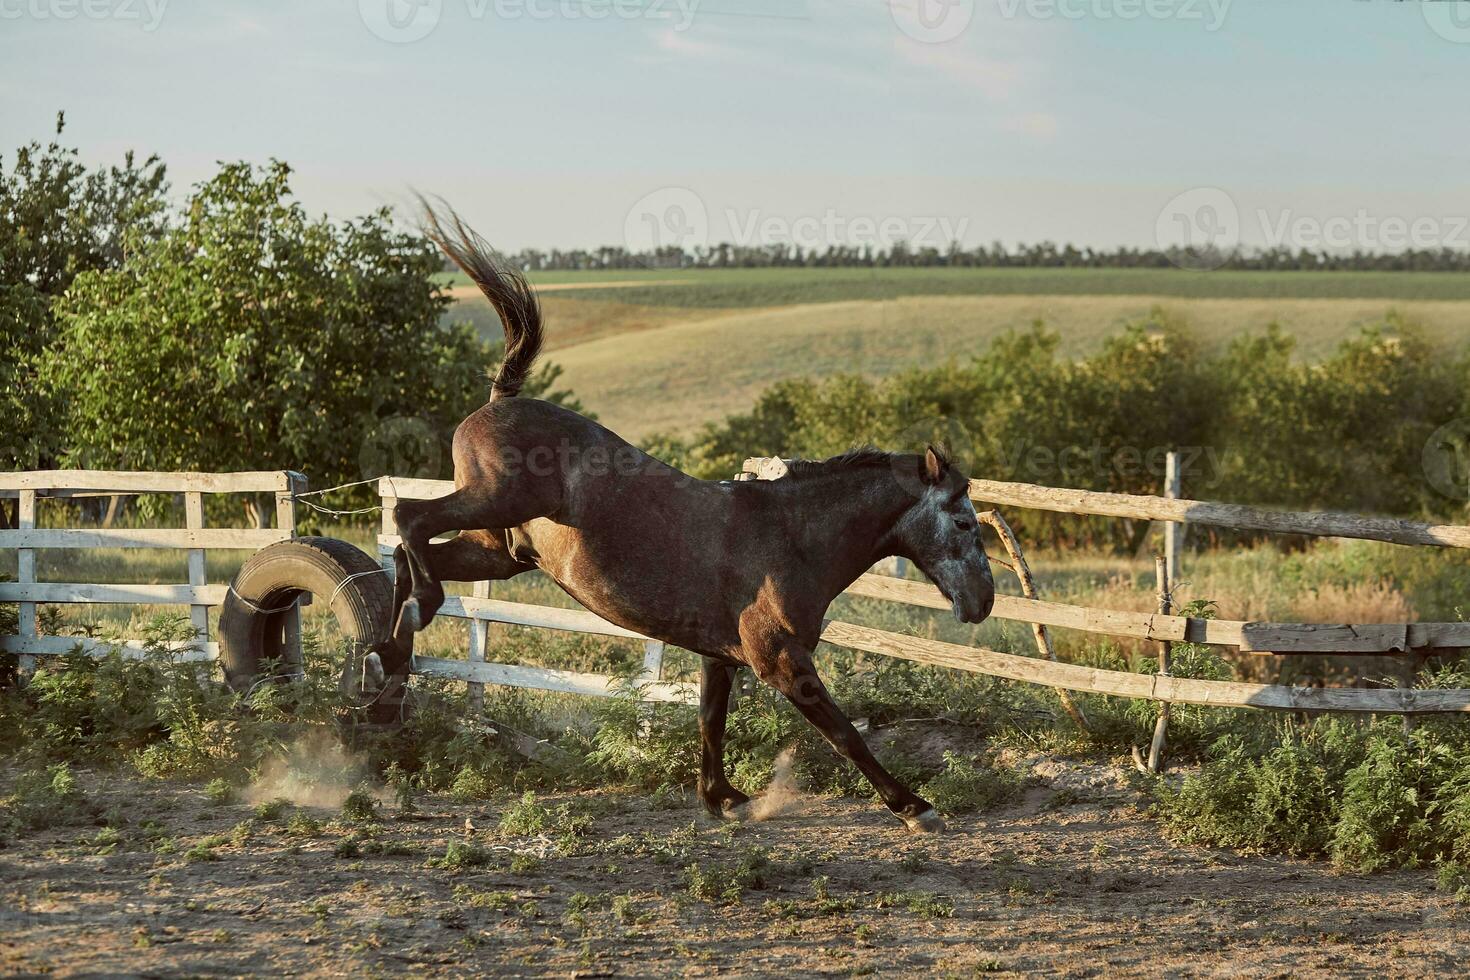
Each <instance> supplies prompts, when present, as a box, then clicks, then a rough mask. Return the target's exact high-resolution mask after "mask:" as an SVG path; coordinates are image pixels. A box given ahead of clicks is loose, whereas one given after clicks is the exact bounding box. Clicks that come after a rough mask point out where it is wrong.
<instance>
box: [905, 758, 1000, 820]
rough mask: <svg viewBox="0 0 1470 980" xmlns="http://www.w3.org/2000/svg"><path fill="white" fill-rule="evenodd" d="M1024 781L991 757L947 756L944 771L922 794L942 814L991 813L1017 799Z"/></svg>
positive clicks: (920, 788) (924, 786) (929, 783)
mask: <svg viewBox="0 0 1470 980" xmlns="http://www.w3.org/2000/svg"><path fill="white" fill-rule="evenodd" d="M1022 783H1023V780H1022V778H1021V776H1020V774H1019V773H1017V772H1016V771H1015V770H1012V769H1005V768H1002V767H1000V766H997V765H996V764H995V761H994V760H993V759H991V758H989V757H982V758H980V759H970V758H966V757H965V756H962V755H958V754H956V753H954V752H946V753H944V771H943V772H941V773H940V774H939V775H937V776H935V777H934V778H933V779H931V780H929V781H928V782H927V783H925V784H924V785H922V786H920V787H919V794H920V795H921V796H923V797H924V798H926V799H927V800H928V801H929V802H930V803H932V804H934V807H935V809H937V810H939V812H940V813H950V814H954V813H973V812H974V811H976V810H988V809H990V808H991V807H993V806H997V805H999V804H1001V803H1004V802H1006V801H1008V800H1011V799H1013V798H1015V796H1017V795H1018V794H1019V793H1020V791H1021V786H1022Z"/></svg>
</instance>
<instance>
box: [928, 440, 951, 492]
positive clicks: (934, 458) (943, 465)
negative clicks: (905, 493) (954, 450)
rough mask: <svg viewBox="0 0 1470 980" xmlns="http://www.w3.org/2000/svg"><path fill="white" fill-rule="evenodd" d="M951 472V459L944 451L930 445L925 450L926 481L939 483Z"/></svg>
mask: <svg viewBox="0 0 1470 980" xmlns="http://www.w3.org/2000/svg"><path fill="white" fill-rule="evenodd" d="M948 472H949V460H948V458H946V457H945V455H944V453H942V452H940V451H939V450H938V449H935V448H934V447H933V446H930V447H929V448H928V449H926V450H924V482H925V483H930V484H937V483H938V482H939V481H940V480H943V479H944V475H945V474H946V473H948Z"/></svg>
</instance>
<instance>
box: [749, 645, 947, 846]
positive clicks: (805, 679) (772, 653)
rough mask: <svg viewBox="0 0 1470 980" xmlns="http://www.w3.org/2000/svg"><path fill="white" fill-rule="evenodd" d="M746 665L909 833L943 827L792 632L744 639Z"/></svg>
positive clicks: (931, 808) (941, 821) (936, 815)
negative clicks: (874, 748) (871, 746)
mask: <svg viewBox="0 0 1470 980" xmlns="http://www.w3.org/2000/svg"><path fill="white" fill-rule="evenodd" d="M745 654H746V656H747V658H748V659H749V663H750V666H751V668H752V669H753V670H754V671H755V673H756V676H757V677H759V678H760V679H761V680H762V681H764V682H766V683H767V684H769V685H771V686H772V687H774V688H775V689H776V690H778V691H780V692H781V693H782V694H784V695H786V698H787V699H788V700H789V701H790V702H791V703H792V704H794V705H796V710H798V711H800V712H801V713H802V715H803V717H805V718H806V720H807V721H809V722H811V723H812V725H813V726H815V727H816V729H817V731H819V732H821V733H822V735H823V737H825V738H826V739H827V741H828V742H830V743H831V744H832V747H833V748H834V749H836V750H837V751H838V752H840V753H841V754H842V755H844V756H846V757H847V758H848V759H849V760H850V761H851V762H852V763H853V764H854V765H855V766H857V767H858V769H859V770H860V771H861V772H862V774H863V775H864V776H866V777H867V779H868V782H870V783H872V784H873V788H874V789H876V790H877V791H878V795H879V796H880V797H882V798H883V802H884V804H885V805H886V806H887V807H888V809H889V810H891V811H892V812H893V815H894V816H896V817H898V818H899V819H900V820H902V821H903V822H904V824H905V825H906V826H907V827H908V828H909V830H910V831H913V832H914V833H921V832H934V831H941V830H943V829H944V821H943V820H941V819H939V815H938V814H937V813H935V812H934V807H933V806H931V805H930V804H929V803H928V801H926V800H925V799H923V798H922V797H921V796H919V795H918V794H917V793H915V792H914V791H913V790H911V789H909V788H908V787H907V786H905V785H903V783H900V782H899V781H898V780H897V779H895V778H893V774H892V773H890V772H889V771H888V770H887V769H884V768H883V764H882V763H880V762H879V761H878V760H877V759H876V758H874V756H873V753H872V752H871V751H869V750H868V746H867V743H865V742H864V741H863V737H862V736H861V735H859V734H858V730H857V729H856V728H854V727H853V726H852V722H850V721H848V720H847V716H846V715H845V714H843V713H842V709H841V708H839V707H838V706H837V702H835V701H833V700H832V695H831V694H829V693H828V691H827V685H825V684H823V683H822V678H821V677H819V676H818V675H817V669H816V667H815V666H814V665H813V664H812V657H811V650H810V649H808V648H807V647H805V646H804V645H802V644H801V643H799V642H798V641H797V640H796V638H795V637H791V636H775V637H770V638H763V639H761V640H759V641H756V642H755V643H750V642H747V643H746V644H745Z"/></svg>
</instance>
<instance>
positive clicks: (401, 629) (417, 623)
mask: <svg viewBox="0 0 1470 980" xmlns="http://www.w3.org/2000/svg"><path fill="white" fill-rule="evenodd" d="M423 628H424V620H423V617H422V616H420V615H419V601H418V600H417V599H413V598H409V599H405V600H403V609H402V610H400V611H399V613H398V628H397V629H395V630H394V632H395V633H397V634H398V635H400V636H401V635H403V634H404V633H417V632H418V631H419V630H421V629H423Z"/></svg>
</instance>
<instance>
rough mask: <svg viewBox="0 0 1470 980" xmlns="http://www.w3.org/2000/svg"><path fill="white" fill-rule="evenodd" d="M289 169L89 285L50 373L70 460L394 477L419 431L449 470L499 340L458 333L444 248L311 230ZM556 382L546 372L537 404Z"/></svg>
mask: <svg viewBox="0 0 1470 980" xmlns="http://www.w3.org/2000/svg"><path fill="white" fill-rule="evenodd" d="M289 176H290V168H289V167H288V166H287V165H286V164H284V163H281V162H273V163H272V164H270V165H269V166H267V167H263V168H258V169H257V168H252V167H250V166H249V165H247V164H244V163H233V164H227V165H225V166H224V167H223V168H222V169H221V170H220V172H219V174H218V175H216V176H215V177H214V178H213V179H211V180H209V181H208V182H206V183H204V184H203V185H201V186H200V187H199V188H198V189H197V190H196V191H195V193H194V194H193V196H192V197H191V198H190V199H189V201H188V204H187V206H186V208H185V213H184V215H183V217H182V220H181V222H180V223H179V224H178V226H177V227H174V228H171V229H169V231H168V232H167V233H166V234H165V235H163V236H162V237H161V238H159V239H157V240H156V241H150V240H147V239H145V238H142V237H137V238H134V237H129V238H128V239H127V240H126V244H125V248H124V252H125V254H126V258H125V260H124V262H123V263H122V265H121V266H120V267H119V268H116V269H112V270H104V271H93V272H84V273H82V274H80V275H78V276H77V277H76V279H75V281H74V283H73V285H72V288H71V290H70V291H69V292H68V294H67V296H66V297H65V300H64V301H63V302H62V304H61V308H60V318H59V327H60V332H59V335H58V337H57V342H56V343H55V344H54V345H53V347H52V350H51V355H50V356H49V357H47V358H46V361H45V365H44V370H43V372H42V373H43V377H44V379H45V381H46V382H47V383H48V384H50V385H51V386H52V387H53V388H54V389H56V390H58V391H64V392H65V393H66V397H67V403H68V404H67V414H68V426H67V429H68V433H69V441H68V448H67V454H66V459H67V462H68V463H70V464H72V465H76V466H88V467H117V468H128V469H198V470H221V471H223V470H240V469H298V470H303V471H306V472H308V473H309V475H310V476H311V477H312V479H313V481H314V482H315V484H316V485H317V486H326V485H335V484H340V483H346V482H349V481H354V480H360V479H365V478H370V477H375V476H378V475H381V474H382V473H383V472H387V471H393V470H394V466H395V464H402V463H403V462H404V458H403V457H402V456H401V451H400V450H399V449H397V448H394V444H396V443H401V442H403V441H404V439H405V438H406V439H407V441H408V442H410V443H412V444H414V445H415V446H417V449H418V452H417V456H416V457H414V458H411V459H408V460H407V461H408V462H409V463H411V464H412V465H413V466H414V467H415V468H416V469H417V472H416V473H414V474H412V475H421V476H437V475H442V474H443V473H445V472H447V467H448V455H449V454H448V453H447V452H444V451H443V447H444V445H445V444H446V442H447V439H448V437H449V434H450V433H451V432H452V430H453V428H454V426H455V425H456V424H457V423H458V422H459V421H460V420H461V419H462V418H463V417H464V416H465V415H467V414H468V413H469V412H470V411H472V410H473V409H475V408H476V407H478V406H479V405H481V404H482V403H483V401H484V398H485V396H486V393H487V387H488V386H487V381H486V378H485V376H484V373H485V370H486V367H487V365H492V364H493V362H494V360H496V358H497V351H496V349H495V346H494V345H489V344H485V343H483V342H482V341H480V340H478V339H477V338H476V337H475V335H474V334H473V332H472V331H471V330H470V329H469V328H468V327H467V326H463V325H453V326H450V327H448V328H441V325H440V321H441V318H442V317H443V315H444V314H445V312H446V309H447V306H448V304H449V298H448V297H447V296H446V295H445V293H444V291H443V290H442V289H441V288H440V286H439V285H438V283H437V281H436V280H435V278H434V276H435V274H436V273H438V272H439V271H440V269H441V263H440V258H439V256H438V254H437V252H436V251H434V249H433V247H432V246H431V245H430V244H429V243H428V242H426V241H425V240H424V239H423V238H421V237H419V236H417V235H412V234H406V233H403V232H399V231H395V230H394V229H393V228H392V226H391V224H390V222H389V216H388V213H387V211H386V210H383V211H378V212H375V213H373V214H370V215H367V216H366V217H363V218H361V219H359V220H356V221H348V222H345V223H342V224H334V223H332V222H330V221H328V220H327V219H325V218H319V219H312V218H309V217H308V216H307V214H306V212H305V211H304V209H303V208H302V207H301V205H300V204H299V203H297V202H296V201H295V200H294V199H293V197H292V195H291V191H290V187H289ZM554 378H555V373H554V369H553V370H552V371H551V372H550V373H548V372H547V371H546V370H543V372H542V373H541V375H540V376H539V377H538V379H537V384H535V385H533V386H532V391H531V392H530V393H532V394H535V393H542V394H545V393H546V389H547V388H549V387H550V385H551V383H552V382H553V381H554ZM563 397H564V396H563ZM385 439H386V441H387V443H389V446H388V449H387V451H386V453H385V452H384V450H383V445H382V444H383V443H384V441H385ZM379 466H382V467H383V469H378V467H379ZM368 470H373V471H372V472H368ZM371 493H372V491H371V490H370V489H366V488H365V489H362V490H360V491H358V499H359V500H361V499H364V498H366V497H367V496H369V495H370V494H371ZM255 516H256V518H257V519H259V517H260V515H259V513H258V512H257V513H256V514H255Z"/></svg>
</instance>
